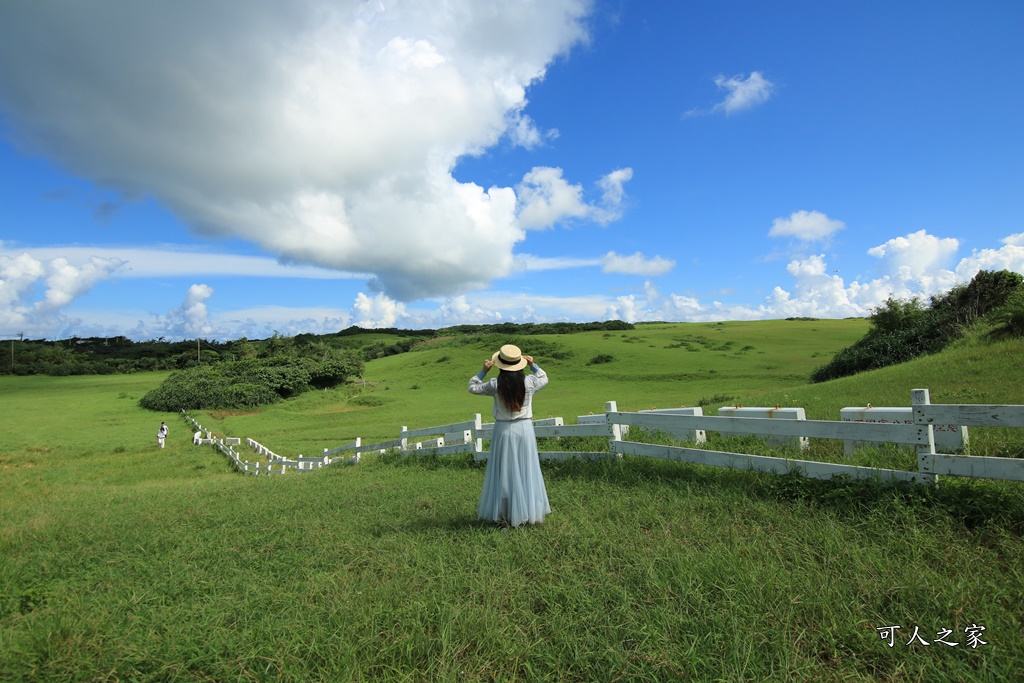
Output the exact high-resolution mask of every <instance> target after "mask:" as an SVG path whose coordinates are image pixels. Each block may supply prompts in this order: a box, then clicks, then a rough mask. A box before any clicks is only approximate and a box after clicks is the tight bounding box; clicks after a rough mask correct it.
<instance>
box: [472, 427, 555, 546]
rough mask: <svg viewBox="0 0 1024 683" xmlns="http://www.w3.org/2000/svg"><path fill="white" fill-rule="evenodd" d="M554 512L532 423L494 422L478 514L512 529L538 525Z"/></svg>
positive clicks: (482, 517)
mask: <svg viewBox="0 0 1024 683" xmlns="http://www.w3.org/2000/svg"><path fill="white" fill-rule="evenodd" d="M550 512H551V506H550V505H549V504H548V492H547V489H545V488H544V477H543V476H542V475H541V472H540V456H539V455H538V454H537V437H536V435H535V434H534V432H533V421H531V420H528V419H525V420H515V421H513V422H495V423H494V434H493V435H492V436H491V453H490V456H489V457H488V459H487V470H486V471H485V472H484V488H483V491H482V492H481V494H480V504H479V505H478V506H477V514H478V515H479V517H480V519H485V520H488V521H491V522H499V523H506V524H509V525H511V526H519V525H520V524H525V523H527V522H528V523H530V524H539V523H541V522H543V521H544V515H547V514H549V513H550Z"/></svg>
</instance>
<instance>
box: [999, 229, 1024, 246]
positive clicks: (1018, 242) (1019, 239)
mask: <svg viewBox="0 0 1024 683" xmlns="http://www.w3.org/2000/svg"><path fill="white" fill-rule="evenodd" d="M1000 241H1001V242H1002V243H1003V244H1008V245H1010V246H1016V247H1024V232H1018V233H1016V234H1015V235H1007V236H1006V237H1004V238H1003V239H1002V240H1000Z"/></svg>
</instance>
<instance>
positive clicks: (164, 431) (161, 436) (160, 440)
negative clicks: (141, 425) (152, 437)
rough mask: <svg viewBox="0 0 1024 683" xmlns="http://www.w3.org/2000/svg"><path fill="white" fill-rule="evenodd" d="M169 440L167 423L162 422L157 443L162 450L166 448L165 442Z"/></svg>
mask: <svg viewBox="0 0 1024 683" xmlns="http://www.w3.org/2000/svg"><path fill="white" fill-rule="evenodd" d="M166 439H167V423H166V422H161V423H160V429H158V430H157V432H156V442H157V443H158V444H160V448H163V447H164V441H165V440H166Z"/></svg>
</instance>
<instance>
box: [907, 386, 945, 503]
mask: <svg viewBox="0 0 1024 683" xmlns="http://www.w3.org/2000/svg"><path fill="white" fill-rule="evenodd" d="M930 403H931V395H930V393H929V391H928V390H927V389H912V390H911V391H910V404H911V407H912V408H913V410H912V411H911V412H912V414H913V415H914V424H915V425H917V431H918V435H919V436H920V437H921V440H920V441H919V442H918V444H917V470H918V471H919V472H920V473H921V474H922V475H923V482H922V483H929V484H931V485H932V486H936V487H937V486H938V485H939V475H937V474H934V473H933V472H932V467H931V463H932V461H933V460H934V459H933V458H932V457H931V456H933V455H935V431H934V429H933V428H932V425H931V424H930V423H926V422H925V420H924V418H923V417H922V416H921V411H919V410H918V406H926V405H929V404H930Z"/></svg>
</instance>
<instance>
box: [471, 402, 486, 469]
mask: <svg viewBox="0 0 1024 683" xmlns="http://www.w3.org/2000/svg"><path fill="white" fill-rule="evenodd" d="M483 428H484V420H483V417H482V416H481V415H480V413H474V415H473V460H476V461H480V460H483V453H484V440H483V439H482V438H481V437H480V430H481V429H483Z"/></svg>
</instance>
